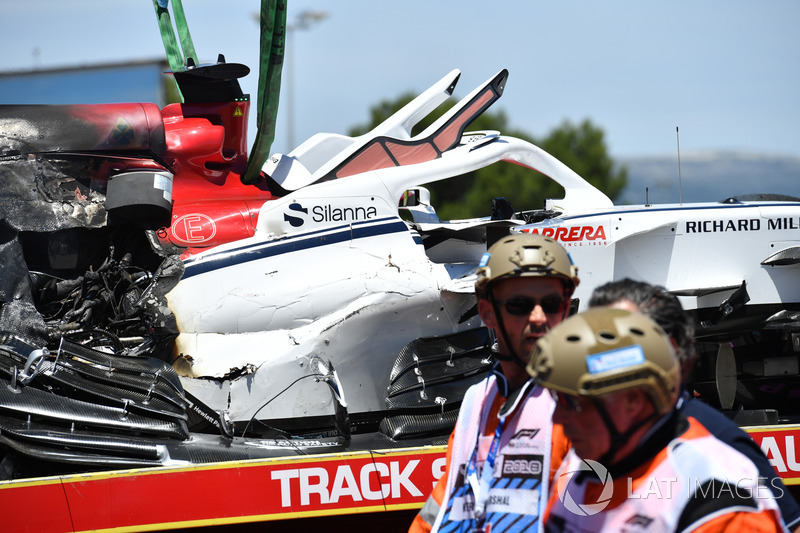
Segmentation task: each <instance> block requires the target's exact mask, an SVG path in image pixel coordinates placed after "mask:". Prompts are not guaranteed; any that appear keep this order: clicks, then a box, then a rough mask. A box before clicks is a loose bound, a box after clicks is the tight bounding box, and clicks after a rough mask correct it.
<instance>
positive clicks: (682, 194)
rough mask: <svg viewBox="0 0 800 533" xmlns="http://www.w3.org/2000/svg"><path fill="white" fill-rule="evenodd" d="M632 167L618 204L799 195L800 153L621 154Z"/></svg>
mask: <svg viewBox="0 0 800 533" xmlns="http://www.w3.org/2000/svg"><path fill="white" fill-rule="evenodd" d="M617 163H619V164H623V165H627V166H628V185H627V187H625V189H624V190H623V191H622V193H621V194H620V196H619V198H618V199H617V200H616V201H615V203H617V204H643V203H645V202H646V198H645V188H649V191H648V194H649V201H650V203H678V202H679V201H680V200H681V198H682V200H683V202H716V201H720V200H724V199H725V198H729V197H731V196H737V195H743V194H763V193H774V194H785V195H790V196H795V197H800V158H798V157H788V156H779V155H771V154H757V153H747V152H694V153H688V154H681V161H680V163H681V164H680V174H681V177H682V179H681V182H682V186H681V187H680V188H679V186H678V156H677V155H675V156H669V157H668V156H653V157H628V158H617Z"/></svg>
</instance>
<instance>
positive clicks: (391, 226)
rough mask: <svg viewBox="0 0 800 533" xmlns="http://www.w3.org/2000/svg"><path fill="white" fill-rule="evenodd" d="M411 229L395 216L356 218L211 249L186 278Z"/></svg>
mask: <svg viewBox="0 0 800 533" xmlns="http://www.w3.org/2000/svg"><path fill="white" fill-rule="evenodd" d="M398 232H402V233H408V226H406V224H405V222H403V221H402V220H400V219H397V218H394V217H387V218H382V219H377V220H370V221H366V222H353V223H351V224H344V225H341V226H335V227H328V228H324V229H320V230H317V231H311V232H307V233H302V234H300V235H290V236H287V237H281V238H279V239H276V240H272V241H266V242H264V241H261V242H258V243H255V244H249V245H246V246H241V247H238V248H235V249H233V250H225V251H223V252H218V253H209V254H207V255H204V256H202V257H198V258H191V259H187V260H186V262H185V265H186V271H185V272H184V275H183V277H184V279H186V278H190V277H192V276H197V275H198V274H204V273H206V272H211V271H213V270H218V269H221V268H227V267H230V266H234V265H240V264H244V263H247V262H250V261H257V260H259V259H263V258H265V257H271V256H275V255H280V254H285V253H288V252H296V251H298V250H306V249H308V248H316V247H318V246H327V245H330V244H336V243H340V242H347V241H351V240H353V239H360V238H365V237H376V236H379V235H387V234H390V233H398Z"/></svg>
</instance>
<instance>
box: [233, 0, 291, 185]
mask: <svg viewBox="0 0 800 533" xmlns="http://www.w3.org/2000/svg"><path fill="white" fill-rule="evenodd" d="M285 50H286V0H262V2H261V49H260V60H259V73H258V103H257V114H256V122H257V125H258V130H257V132H256V139H255V141H254V142H253V148H252V149H251V150H250V155H249V157H248V161H247V168H246V169H245V171H244V173H243V174H242V177H241V180H242V183H244V184H247V185H251V184H253V183H256V182H258V180H259V174H260V172H261V167H262V166H264V163H265V162H266V161H267V158H268V157H269V150H270V148H271V147H272V142H273V141H274V140H275V123H276V121H277V116H278V101H279V100H280V92H281V70H282V68H283V56H284V53H285Z"/></svg>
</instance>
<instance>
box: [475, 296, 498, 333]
mask: <svg viewBox="0 0 800 533" xmlns="http://www.w3.org/2000/svg"><path fill="white" fill-rule="evenodd" d="M478 314H479V315H480V317H481V320H483V323H484V325H485V326H486V327H487V328H490V329H494V328H496V327H497V317H496V316H495V314H494V307H493V306H492V304H491V303H490V302H489V300H483V299H481V300H478Z"/></svg>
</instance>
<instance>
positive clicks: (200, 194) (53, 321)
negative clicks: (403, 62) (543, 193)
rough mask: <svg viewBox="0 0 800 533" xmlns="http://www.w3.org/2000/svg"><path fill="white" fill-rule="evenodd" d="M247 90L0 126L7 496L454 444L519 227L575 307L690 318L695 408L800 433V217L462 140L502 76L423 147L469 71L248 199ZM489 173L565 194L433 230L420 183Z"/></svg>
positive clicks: (290, 157)
mask: <svg viewBox="0 0 800 533" xmlns="http://www.w3.org/2000/svg"><path fill="white" fill-rule="evenodd" d="M203 69H205V70H203ZM243 73H244V70H243V68H239V66H235V65H233V66H232V65H225V64H224V63H219V64H217V65H210V66H206V67H196V68H195V69H193V70H192V71H188V70H187V71H186V72H183V73H178V72H176V73H175V74H176V80H177V81H178V83H179V85H180V86H181V90H182V91H183V92H184V94H185V95H187V102H188V103H186V104H183V105H177V104H172V105H171V106H167V107H166V108H164V109H163V110H159V109H158V108H157V107H155V106H152V105H147V104H135V105H134V104H131V105H114V106H67V107H56V106H54V107H48V106H2V107H0V135H2V144H3V147H2V148H1V149H0V150H2V151H1V152H0V157H2V159H1V160H0V165H2V168H3V181H4V185H5V186H4V188H3V192H2V193H0V194H2V196H0V202H1V203H2V210H3V211H2V212H3V219H4V220H3V223H2V224H3V226H2V242H1V243H0V260H2V264H3V269H4V272H5V276H4V277H3V280H2V282H1V283H2V309H0V327H2V329H3V330H5V331H6V333H4V334H3V336H2V341H0V381H2V383H0V444H2V446H3V449H4V453H5V454H6V455H5V459H4V462H3V467H4V472H3V474H4V475H6V476H9V477H15V476H16V477H18V476H23V475H28V474H29V473H30V471H31V469H32V468H33V467H34V465H36V466H37V467H39V468H45V469H47V471H48V472H49V471H58V470H59V469H62V470H73V471H81V470H90V469H95V470H96V469H100V468H102V469H109V468H120V467H130V466H155V465H167V464H191V463H200V462H210V461H222V460H230V459H242V458H257V457H270V456H278V455H286V454H291V453H298V454H301V453H302V454H305V453H321V452H323V451H334V450H357V449H367V448H371V449H381V448H382V449H386V448H392V447H400V446H408V445H412V444H417V445H418V444H421V443H439V444H441V443H444V442H446V438H447V435H448V434H449V432H450V429H451V428H452V425H453V423H454V422H455V418H456V414H457V410H458V406H459V403H460V400H461V395H462V394H463V392H464V391H465V390H466V388H467V387H469V386H470V385H471V384H473V383H475V382H476V381H477V380H480V379H482V378H483V377H484V375H485V373H486V372H487V371H488V369H489V368H490V367H491V365H492V363H493V361H492V354H491V345H492V339H491V337H490V334H489V332H488V331H487V330H486V329H485V328H484V327H482V325H481V323H480V319H479V317H478V316H477V313H476V309H475V299H474V296H473V283H474V271H475V268H476V266H477V265H478V263H479V261H480V259H481V257H482V255H483V253H484V252H485V251H486V248H487V245H488V244H490V243H491V242H493V240H495V239H496V238H499V236H502V235H503V234H505V233H507V232H510V231H512V232H513V231H527V232H539V233H543V234H545V235H550V236H552V237H553V238H554V239H556V240H558V241H560V242H562V243H563V244H565V245H566V246H567V247H568V249H569V250H570V252H571V253H572V255H573V258H574V260H575V262H576V264H577V265H578V266H579V268H580V275H581V280H582V283H581V285H580V287H579V290H578V292H577V293H576V294H575V301H574V302H573V304H574V306H575V308H576V309H580V308H582V307H584V306H585V303H586V302H587V301H588V296H589V294H590V292H591V289H592V288H593V287H594V286H596V285H598V284H600V283H603V282H605V281H608V280H611V279H618V278H621V277H624V276H629V277H633V278H639V279H645V280H647V281H650V282H652V283H657V284H662V285H665V286H666V287H667V289H669V290H671V291H674V292H675V293H676V294H679V295H680V296H681V297H682V298H683V300H684V303H685V305H686V308H687V310H689V311H690V312H691V313H693V314H694V316H696V318H697V322H698V336H699V338H700V340H701V341H703V344H702V347H703V350H702V354H701V359H700V362H699V365H698V368H699V379H698V383H697V390H699V391H700V392H702V393H703V395H704V396H706V397H708V398H709V399H710V401H712V402H714V403H717V404H719V405H722V406H723V407H725V408H734V407H737V408H744V409H747V410H748V411H753V410H757V412H759V413H762V414H763V416H765V417H769V416H773V415H772V414H771V413H778V414H779V415H780V416H781V417H783V418H784V419H785V418H786V417H791V416H794V415H797V414H800V413H798V412H797V409H796V407H792V403H791V402H789V401H788V399H790V398H792V391H796V390H797V388H794V387H793V386H792V385H791V383H793V382H797V380H798V377H800V370H798V363H797V361H798V359H797V356H798V353H797V352H798V350H800V234H799V233H798V227H800V200H798V199H796V198H772V197H763V198H752V199H748V198H731V199H728V200H725V201H723V202H720V203H713V204H712V203H709V204H693V205H659V206H653V205H643V206H624V207H615V206H614V205H613V203H612V201H611V200H610V199H609V198H608V197H607V196H606V195H605V194H603V193H602V192H601V191H599V190H597V189H596V188H595V187H593V186H592V185H590V184H589V183H587V182H586V181H585V180H584V179H582V178H581V177H580V176H578V175H577V174H576V173H575V172H573V171H572V170H570V169H569V168H568V167H566V166H565V165H564V164H562V163H561V162H560V161H558V160H557V159H555V158H554V157H552V156H550V155H549V154H547V153H546V152H544V151H543V150H541V149H540V148H538V147H536V146H534V145H532V144H531V143H528V142H526V141H522V140H520V139H516V138H513V137H507V136H503V135H501V134H500V133H498V132H472V133H470V132H468V130H467V128H468V126H469V124H470V123H471V122H472V121H473V120H474V119H475V118H476V117H477V116H479V115H480V114H481V113H483V112H484V111H485V110H486V109H487V108H488V107H489V106H490V105H492V104H493V103H494V102H495V101H496V100H497V99H498V98H500V96H501V95H502V93H503V90H504V89H505V84H506V81H507V78H508V73H507V72H506V71H501V72H499V73H498V74H497V75H495V76H493V77H491V78H490V79H489V80H487V82H486V83H484V84H482V85H481V86H479V87H477V88H476V89H475V90H474V91H472V92H471V93H470V94H469V95H467V96H466V97H464V98H463V99H462V100H461V101H460V102H459V103H458V104H456V105H455V106H454V107H452V108H451V109H450V110H449V111H447V112H446V113H445V114H444V115H443V116H442V117H441V118H439V119H438V120H436V121H435V122H434V123H433V124H432V125H431V126H430V127H428V128H427V129H425V130H424V131H422V132H421V133H419V134H416V135H413V136H412V134H411V130H412V128H413V127H414V125H416V124H417V123H418V122H419V121H420V120H421V119H422V118H423V117H425V116H427V115H429V114H430V113H431V112H432V111H433V110H434V109H436V108H437V107H438V106H440V105H441V104H442V103H443V102H444V101H445V100H447V99H448V97H449V96H450V95H452V93H453V91H454V88H455V85H456V82H457V80H458V78H459V72H458V71H457V70H454V71H453V72H451V73H449V74H448V75H447V76H445V77H444V78H442V79H441V80H440V81H439V82H437V83H436V84H434V85H433V86H432V87H431V88H430V89H428V90H427V91H425V92H424V93H422V94H421V95H419V96H418V97H417V98H416V99H414V100H413V101H412V102H410V103H409V104H408V105H406V106H405V107H404V108H403V109H401V110H400V111H398V112H397V113H396V114H395V115H393V116H392V117H390V118H389V119H388V120H387V121H385V122H384V123H382V124H381V125H380V126H378V127H377V128H375V129H374V130H373V131H371V132H369V133H368V134H366V135H363V136H361V137H347V136H344V135H336V134H318V135H316V136H314V137H312V138H310V139H308V140H307V141H306V142H304V143H303V144H301V145H300V146H299V147H297V148H296V149H295V150H293V151H292V152H291V153H290V154H287V155H275V156H273V157H271V158H270V159H269V161H267V162H266V164H265V165H264V167H263V169H262V178H261V180H260V181H259V182H258V183H256V184H254V185H243V184H242V183H241V181H240V180H239V179H238V178H239V176H240V174H241V173H242V168H243V167H242V165H243V164H244V160H245V159H246V157H247V156H246V151H245V149H244V147H243V145H244V140H243V139H244V134H243V130H242V128H243V126H242V124H243V121H241V120H239V121H238V122H237V117H240V116H241V114H242V113H245V114H246V112H247V105H246V98H244V97H243V95H242V94H241V91H240V90H239V88H238V83H237V81H236V79H237V78H238V77H240V76H241V75H243ZM209 80H211V81H209ZM203 84H205V85H203ZM198 87H199V88H198ZM191 95H198V96H197V98H196V101H194V102H193V101H191ZM200 95H202V96H200ZM495 164H496V165H507V164H515V165H521V166H522V167H526V168H528V169H530V179H537V180H541V179H552V180H554V181H555V182H557V183H558V184H559V185H560V186H561V187H563V189H564V197H563V198H561V199H550V200H547V201H546V203H545V205H544V206H543V208H542V209H532V210H521V211H520V210H516V209H515V208H513V207H512V206H511V205H510V204H509V203H508V202H507V201H504V200H502V199H498V200H497V201H496V204H495V205H494V206H492V207H493V209H492V214H491V215H489V214H488V213H487V216H486V217H484V218H477V219H470V220H458V221H455V220H452V221H443V220H440V219H439V218H438V216H437V215H436V210H435V208H434V206H432V205H431V203H430V202H431V201H430V195H429V193H428V192H427V190H426V189H425V188H424V186H425V185H426V184H429V183H432V182H435V181H440V180H446V179H456V178H458V177H459V176H461V175H463V174H465V173H467V172H470V171H472V170H475V169H479V168H483V167H487V166H490V165H495ZM517 207H518V206H517ZM489 208H490V206H487V211H489ZM798 383H799V384H800V382H798ZM776 384H780V386H781V387H784V388H783V389H782V390H783V392H780V393H777V394H775V395H774V397H772V398H769V399H766V400H765V398H764V397H763V394H762V393H760V392H759V391H760V390H761V389H763V387H765V386H766V387H770V386H772V387H773V388H774V386H775V385H776ZM42 465H44V466H42Z"/></svg>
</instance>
